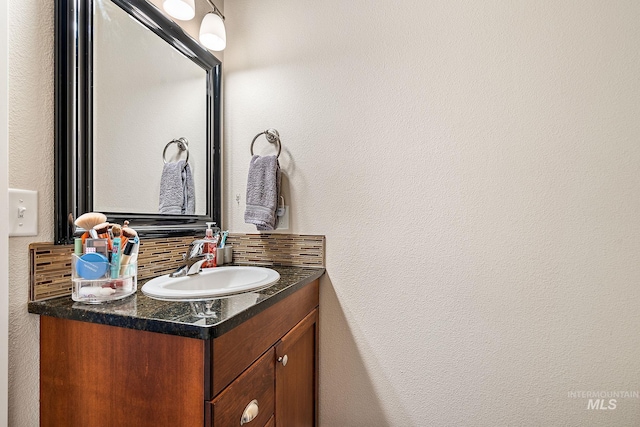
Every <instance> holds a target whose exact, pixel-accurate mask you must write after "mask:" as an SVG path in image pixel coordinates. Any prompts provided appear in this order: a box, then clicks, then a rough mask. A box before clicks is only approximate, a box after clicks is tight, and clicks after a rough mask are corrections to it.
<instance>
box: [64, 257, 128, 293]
mask: <svg viewBox="0 0 640 427" xmlns="http://www.w3.org/2000/svg"><path fill="white" fill-rule="evenodd" d="M87 270H90V271H91V273H92V274H87V273H86V272H87ZM103 270H104V274H102V275H100V276H99V277H95V276H96V275H97V274H100V273H101V272H102V271H103ZM96 272H97V273H96ZM83 274H84V275H85V276H89V278H87V277H83ZM71 279H72V281H73V286H72V289H71V298H72V299H73V300H74V301H78V302H83V303H87V304H100V303H102V302H106V301H113V300H118V299H121V298H125V297H127V296H129V295H131V294H134V293H135V292H136V291H137V290H138V264H137V263H135V262H134V263H129V264H126V265H121V266H120V267H119V268H118V266H117V265H114V264H111V263H108V262H107V261H104V262H100V261H99V262H95V261H87V259H86V258H83V256H78V255H75V254H73V255H72V259H71Z"/></svg>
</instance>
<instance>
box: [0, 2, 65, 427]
mask: <svg viewBox="0 0 640 427" xmlns="http://www.w3.org/2000/svg"><path fill="white" fill-rule="evenodd" d="M9 109H10V111H9V186H10V187H12V188H23V189H27V190H37V191H38V204H39V206H38V208H39V213H38V232H39V234H38V236H37V237H12V238H10V239H9V266H10V267H9V314H10V319H9V323H10V324H9V425H11V426H20V427H22V426H36V425H38V363H39V349H38V316H36V315H32V314H28V313H27V301H28V297H29V252H28V245H29V242H32V241H47V240H48V241H52V240H53V124H54V122H53V2H52V1H49V0H29V1H23V0H10V1H9Z"/></svg>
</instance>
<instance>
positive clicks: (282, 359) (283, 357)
mask: <svg viewBox="0 0 640 427" xmlns="http://www.w3.org/2000/svg"><path fill="white" fill-rule="evenodd" d="M288 361H289V357H287V355H286V354H285V355H284V356H280V357H278V362H280V363H282V366H287V362H288Z"/></svg>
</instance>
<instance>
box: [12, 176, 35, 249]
mask: <svg viewBox="0 0 640 427" xmlns="http://www.w3.org/2000/svg"><path fill="white" fill-rule="evenodd" d="M37 235H38V192H37V191H31V190H17V189H15V188H10V189H9V237H13V236H37Z"/></svg>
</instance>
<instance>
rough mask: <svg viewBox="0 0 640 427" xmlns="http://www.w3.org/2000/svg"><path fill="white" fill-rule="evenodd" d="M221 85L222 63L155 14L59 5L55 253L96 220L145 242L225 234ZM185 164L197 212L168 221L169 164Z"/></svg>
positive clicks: (130, 2)
mask: <svg viewBox="0 0 640 427" xmlns="http://www.w3.org/2000/svg"><path fill="white" fill-rule="evenodd" d="M220 84H221V63H220V61H219V60H218V59H217V58H215V57H214V56H213V55H212V54H211V53H210V52H209V51H208V50H206V49H204V48H203V47H201V46H200V45H199V44H198V43H197V42H196V41H195V40H194V39H193V38H191V37H190V36H189V35H187V34H186V33H185V32H184V31H183V30H182V28H181V27H180V26H179V25H178V24H176V23H175V22H173V21H172V20H170V19H169V18H167V17H166V16H165V15H164V14H163V13H162V12H161V11H160V10H159V9H158V8H157V7H156V6H154V5H153V4H150V3H148V2H147V1H145V0H56V153H55V162H56V164H55V168H56V185H55V191H56V195H55V199H56V200H55V201H56V206H55V214H56V215H55V216H56V218H55V221H56V228H55V231H56V236H55V237H56V240H55V241H56V243H58V244H65V243H71V242H72V241H73V237H74V230H73V226H72V220H73V219H75V218H77V217H78V216H79V215H81V214H83V213H85V212H91V211H99V212H103V213H105V214H106V215H107V218H108V221H110V222H119V223H122V222H123V221H124V220H129V221H131V226H132V227H134V228H135V229H136V230H137V231H138V233H139V234H141V235H143V236H148V237H160V236H170V235H187V234H195V233H197V232H199V231H200V230H203V229H204V228H205V222H208V221H214V222H218V223H220V210H221V208H220V206H221V203H220V195H221V181H220V180H221V173H220V120H221V113H220ZM179 138H185V139H186V140H187V141H188V144H179V143H176V142H175V141H177V140H178V139H179ZM181 141H182V140H181ZM184 148H186V150H188V151H180V149H184ZM187 156H188V162H187V164H188V168H189V174H190V175H191V178H192V179H191V180H190V181H189V182H190V183H191V185H192V188H193V191H192V192H191V193H190V195H192V198H191V202H193V203H194V204H195V208H194V209H192V212H188V211H187V212H186V213H185V214H180V213H179V210H178V212H175V210H172V211H171V213H170V214H162V213H160V207H159V198H160V187H161V177H162V176H163V169H164V168H165V161H166V162H169V163H171V162H175V161H177V160H179V159H181V160H187ZM172 165H174V166H175V165H177V163H171V164H170V165H168V166H167V167H171V166H172ZM169 170H171V171H175V169H169ZM178 170H179V169H178ZM183 175H184V169H183ZM172 176H173V175H172ZM179 178H180V173H179V172H178V179H179ZM166 211H167V210H166V209H165V210H163V212H166ZM76 234H77V233H76Z"/></svg>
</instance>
